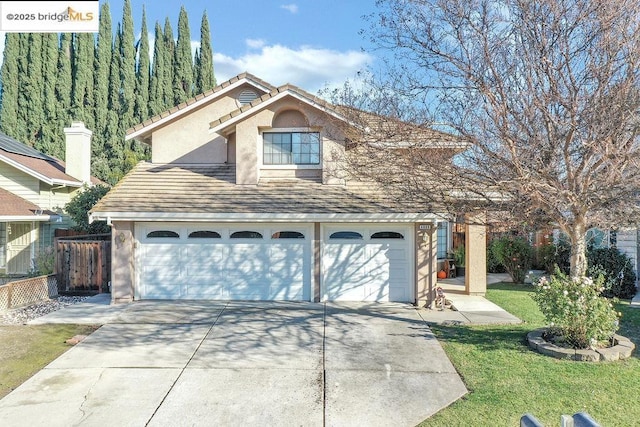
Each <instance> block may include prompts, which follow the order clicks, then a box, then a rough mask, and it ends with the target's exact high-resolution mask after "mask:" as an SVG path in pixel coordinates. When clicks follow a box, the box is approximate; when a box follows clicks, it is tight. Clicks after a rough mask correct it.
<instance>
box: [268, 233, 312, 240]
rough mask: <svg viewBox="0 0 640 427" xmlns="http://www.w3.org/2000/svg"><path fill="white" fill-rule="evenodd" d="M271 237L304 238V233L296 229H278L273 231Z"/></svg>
mask: <svg viewBox="0 0 640 427" xmlns="http://www.w3.org/2000/svg"><path fill="white" fill-rule="evenodd" d="M271 238H272V239H304V234H302V233H300V232H298V231H278V232H277V233H273V235H272V236H271Z"/></svg>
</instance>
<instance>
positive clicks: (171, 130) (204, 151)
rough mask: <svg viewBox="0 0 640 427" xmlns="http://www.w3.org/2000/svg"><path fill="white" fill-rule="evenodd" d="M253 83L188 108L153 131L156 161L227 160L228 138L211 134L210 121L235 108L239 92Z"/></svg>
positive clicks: (212, 161) (187, 162) (195, 161)
mask: <svg viewBox="0 0 640 427" xmlns="http://www.w3.org/2000/svg"><path fill="white" fill-rule="evenodd" d="M247 88H251V89H252V90H255V88H253V87H252V86H249V85H243V86H240V87H238V88H236V89H234V90H233V91H230V92H229V93H227V94H225V95H223V96H221V97H220V98H218V99H217V100H216V101H215V102H212V103H210V104H208V105H205V106H202V107H200V108H198V109H195V110H192V111H189V112H188V113H187V114H184V115H182V116H180V117H178V118H177V119H175V120H173V121H171V122H170V123H168V124H166V125H162V126H160V127H159V128H158V129H156V130H155V131H154V132H153V134H152V154H151V161H152V162H153V163H182V164H199V163H224V162H226V161H227V145H226V139H225V138H224V137H222V136H220V135H218V134H211V133H209V123H210V122H212V121H213V120H216V119H218V118H219V117H221V116H223V115H225V114H227V113H229V112H231V111H234V110H236V109H237V108H238V107H239V106H240V105H239V104H238V103H237V101H236V98H237V95H238V94H239V93H240V92H242V91H243V90H245V89H247Z"/></svg>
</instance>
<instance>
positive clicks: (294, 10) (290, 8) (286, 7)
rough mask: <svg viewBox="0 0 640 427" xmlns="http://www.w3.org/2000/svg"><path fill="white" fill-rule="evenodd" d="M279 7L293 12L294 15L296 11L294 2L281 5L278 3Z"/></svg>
mask: <svg viewBox="0 0 640 427" xmlns="http://www.w3.org/2000/svg"><path fill="white" fill-rule="evenodd" d="M280 9H284V10H288V11H289V12H291V13H293V14H294V15H295V14H296V13H298V5H297V4H295V3H291V4H282V5H280Z"/></svg>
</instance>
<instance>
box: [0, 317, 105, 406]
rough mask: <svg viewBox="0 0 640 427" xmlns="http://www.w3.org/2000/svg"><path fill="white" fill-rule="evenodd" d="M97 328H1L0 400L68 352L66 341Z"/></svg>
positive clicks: (66, 326) (16, 326)
mask: <svg viewBox="0 0 640 427" xmlns="http://www.w3.org/2000/svg"><path fill="white" fill-rule="evenodd" d="M95 329H96V328H95V327H93V326H81V325H38V326H25V325H9V326H0V343H2V345H0V399H1V398H3V397H4V396H6V395H7V394H9V393H10V392H11V391H12V390H13V389H15V388H16V387H18V386H19V385H20V384H22V383H23V382H24V381H26V380H27V379H29V378H31V376H33V374H35V373H36V372H38V371H39V370H40V369H42V368H44V367H45V366H46V365H48V364H49V362H51V361H52V360H54V359H55V358H56V357H58V356H60V355H61V354H62V353H64V352H65V351H67V350H68V349H69V348H71V346H70V345H68V344H66V343H65V341H66V340H67V339H69V338H71V337H73V336H74V335H88V334H90V333H91V332H93V331H94V330H95Z"/></svg>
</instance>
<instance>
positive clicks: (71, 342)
mask: <svg viewBox="0 0 640 427" xmlns="http://www.w3.org/2000/svg"><path fill="white" fill-rule="evenodd" d="M86 337H87V336H86V335H74V336H73V337H71V338H69V339H68V340H66V341H65V343H67V344H69V345H76V344H78V343H79V342H80V341H82V340H84V339H85V338H86Z"/></svg>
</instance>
